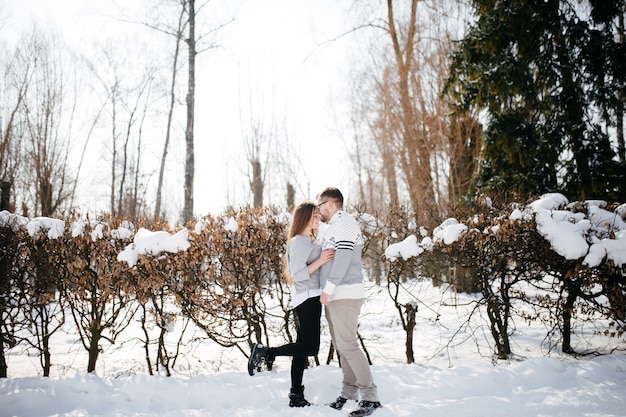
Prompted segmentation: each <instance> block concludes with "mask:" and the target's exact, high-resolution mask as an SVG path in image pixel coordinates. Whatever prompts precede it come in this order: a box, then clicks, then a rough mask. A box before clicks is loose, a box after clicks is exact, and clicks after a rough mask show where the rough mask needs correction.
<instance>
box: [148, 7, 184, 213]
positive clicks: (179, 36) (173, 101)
mask: <svg viewBox="0 0 626 417" xmlns="http://www.w3.org/2000/svg"><path fill="white" fill-rule="evenodd" d="M184 14H185V11H184V9H181V13H180V16H179V18H178V28H177V31H176V48H175V49H174V61H173V62H172V79H171V82H170V107H169V111H168V113H167V129H166V131H165V143H164V144H163V153H162V154H161V166H160V168H159V182H158V184H157V195H156V205H155V207H154V217H155V218H158V217H160V216H161V199H162V192H163V176H164V174H165V160H166V159H167V153H168V151H169V147H170V136H171V131H172V118H173V116H174V106H175V104H176V75H177V74H178V71H177V68H178V56H179V55H180V41H181V39H182V38H183V32H182V27H183V23H182V22H183V16H184Z"/></svg>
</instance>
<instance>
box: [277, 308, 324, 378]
mask: <svg viewBox="0 0 626 417" xmlns="http://www.w3.org/2000/svg"><path fill="white" fill-rule="evenodd" d="M294 312H295V313H296V316H297V318H298V328H297V338H296V342H295V343H289V344H286V345H283V346H279V347H275V348H269V349H268V351H267V355H268V356H269V357H271V358H273V357H274V356H291V357H292V359H291V388H292V389H294V390H300V389H301V388H300V387H302V377H303V376H304V368H305V367H306V361H307V357H309V356H315V355H317V352H319V350H320V317H321V316H322V304H321V303H320V298H319V297H313V298H309V299H307V300H306V301H305V302H303V303H302V304H300V305H299V306H297V307H296V308H294Z"/></svg>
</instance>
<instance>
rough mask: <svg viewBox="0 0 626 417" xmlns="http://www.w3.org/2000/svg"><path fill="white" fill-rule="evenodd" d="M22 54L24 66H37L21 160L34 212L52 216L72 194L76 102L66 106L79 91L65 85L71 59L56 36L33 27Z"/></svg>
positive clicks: (29, 93)
mask: <svg viewBox="0 0 626 417" xmlns="http://www.w3.org/2000/svg"><path fill="white" fill-rule="evenodd" d="M19 59H20V61H21V62H23V63H24V64H23V65H24V66H25V67H29V66H30V65H32V68H33V74H32V77H31V78H30V80H29V84H28V90H27V92H26V95H25V98H24V100H23V101H22V117H23V120H24V126H25V139H26V140H25V143H24V147H25V148H24V152H25V156H26V157H27V158H26V159H25V161H24V162H25V163H24V164H23V167H24V170H23V173H22V180H23V186H24V189H27V190H29V191H30V202H31V204H32V205H33V206H34V207H35V211H36V212H37V213H38V214H40V215H42V216H49V215H51V214H53V213H54V212H55V211H56V210H57V209H58V208H59V207H60V206H61V205H62V204H63V203H65V202H66V201H69V197H70V195H71V188H70V187H71V184H72V182H73V179H72V178H71V177H70V174H69V166H68V158H69V136H70V131H69V126H70V121H71V120H72V117H73V113H72V110H71V109H72V108H73V106H70V107H66V106H65V101H66V100H69V101H72V100H73V99H74V100H75V95H74V94H73V92H71V91H69V90H68V89H67V88H66V87H65V85H66V84H65V82H66V78H65V77H66V76H65V73H64V68H63V64H62V63H63V62H66V61H67V59H66V57H64V55H63V51H62V49H61V46H60V45H59V43H58V42H57V41H56V40H55V39H53V38H46V37H45V36H44V35H42V34H40V33H39V32H37V31H35V32H34V33H33V35H32V36H31V37H30V38H29V39H28V40H26V41H25V44H24V45H23V47H22V48H20V58H19ZM66 115H67V118H65V117H64V116H66ZM64 121H65V123H64Z"/></svg>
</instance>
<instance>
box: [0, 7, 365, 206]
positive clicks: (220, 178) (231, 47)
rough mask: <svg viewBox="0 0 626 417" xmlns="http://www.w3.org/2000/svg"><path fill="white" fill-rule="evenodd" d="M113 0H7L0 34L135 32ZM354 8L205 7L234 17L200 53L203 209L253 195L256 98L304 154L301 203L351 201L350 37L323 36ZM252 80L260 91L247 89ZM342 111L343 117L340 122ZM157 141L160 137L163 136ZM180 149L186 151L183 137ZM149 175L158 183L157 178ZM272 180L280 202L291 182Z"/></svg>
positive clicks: (87, 40) (87, 38)
mask: <svg viewBox="0 0 626 417" xmlns="http://www.w3.org/2000/svg"><path fill="white" fill-rule="evenodd" d="M201 3H202V2H197V4H201ZM110 4H111V2H102V1H95V0H54V1H50V0H2V5H0V16H2V17H3V18H4V16H7V15H8V16H9V19H8V22H6V23H5V24H4V28H2V29H0V34H1V35H2V36H0V38H6V36H7V30H8V34H9V36H10V35H11V33H15V34H17V33H19V32H20V30H21V28H22V27H24V26H26V27H28V26H29V24H30V23H31V22H33V21H36V22H38V24H43V25H44V26H46V25H50V26H53V27H56V28H61V31H62V33H63V34H64V37H65V38H66V40H67V41H68V43H70V44H74V45H77V46H78V48H80V47H85V45H89V44H91V42H92V40H93V39H98V38H99V37H100V38H102V36H104V35H105V34H107V33H114V32H115V31H128V30H131V29H129V28H130V27H132V26H129V25H128V24H123V23H120V22H116V21H115V20H113V19H112V18H110V17H108V16H107V15H111V16H113V15H115V9H112V8H111V7H110ZM120 4H124V2H121V3H120ZM220 4H221V7H216V5H220ZM349 5H350V2H342V1H333V0H315V1H311V0H262V1H261V0H212V1H210V2H209V3H208V4H207V6H206V7H207V9H206V10H209V8H211V7H213V9H211V10H216V9H217V10H219V11H220V13H224V21H225V20H227V18H226V16H236V17H235V20H234V21H233V22H232V23H231V24H229V25H228V26H227V27H226V28H224V29H223V32H221V36H220V42H221V43H222V47H221V48H219V49H218V50H212V51H209V52H206V53H204V55H203V56H202V57H201V58H199V59H198V62H199V67H198V68H197V70H196V81H197V90H196V123H195V128H196V129H195V131H196V149H195V155H196V176H195V210H194V211H195V212H196V214H198V215H202V214H205V213H207V212H213V213H215V212H219V211H220V210H221V209H222V208H223V207H224V206H225V205H227V204H229V203H233V204H235V205H238V204H243V203H250V202H251V196H250V194H249V192H248V188H247V180H248V179H247V177H246V167H245V156H244V155H243V148H242V146H243V145H242V143H243V139H242V128H241V113H240V108H241V106H242V105H243V106H244V107H249V103H250V102H253V103H254V105H255V106H258V102H259V101H263V102H264V103H266V104H264V105H262V106H258V107H257V108H256V109H255V112H258V113H260V114H256V115H255V116H256V117H266V118H270V117H271V118H273V119H274V120H275V122H276V123H278V124H280V127H279V129H280V130H281V131H286V132H287V134H286V135H287V136H288V137H289V141H290V147H292V148H293V151H292V152H291V154H292V155H294V159H295V155H299V158H300V159H301V164H296V168H297V172H296V173H294V175H295V177H296V178H295V182H297V184H296V185H299V186H301V187H302V188H303V191H302V192H301V193H300V192H299V193H298V195H297V196H296V200H301V199H304V198H313V197H314V196H315V194H316V193H317V192H318V191H320V190H321V189H322V188H323V187H325V186H329V185H332V186H338V187H340V188H341V189H342V191H344V194H345V195H346V200H347V201H349V200H350V196H349V186H350V184H352V183H353V181H354V178H355V175H354V174H352V171H353V168H352V164H351V161H350V159H349V156H348V151H347V146H349V145H348V144H346V143H345V141H346V140H351V139H350V138H351V134H349V133H346V132H344V133H342V134H340V133H338V132H337V129H338V128H339V127H340V126H341V125H349V123H348V122H347V121H346V120H345V116H346V114H347V110H346V102H345V98H344V97H346V91H345V88H346V86H347V85H349V80H347V79H346V77H347V76H348V74H349V73H350V68H349V57H350V56H349V55H350V49H349V47H350V43H349V40H348V39H343V40H340V41H336V42H333V43H324V41H326V40H328V39H330V38H335V37H337V36H338V35H339V34H341V33H343V32H345V31H346V30H347V27H348V26H347V25H349V22H348V20H349V19H348V18H347V16H348V15H347V11H346V7H348V6H349ZM204 13H205V14H204V15H203V14H200V20H202V19H203V16H206V11H205V12H204ZM212 13H214V12H212ZM134 17H135V18H136V19H140V18H141V16H134ZM0 28H1V26H0ZM352 41H353V39H352ZM184 59H186V54H185V58H184ZM165 65H167V66H168V67H169V65H170V63H169V62H167V63H165ZM249 85H252V87H251V88H252V90H253V92H250V91H249V90H246V88H247V87H246V86H249ZM259 97H260V98H259ZM242 102H243V104H241V103H242ZM337 115H342V116H339V117H340V119H339V120H336V118H337V117H338V116H337ZM341 117H343V119H341ZM268 124H269V123H268ZM281 135H283V136H284V134H282V133H281ZM155 140H157V141H159V143H162V141H163V140H164V138H157V139H155ZM281 140H284V139H281ZM173 146H174V147H175V148H178V149H179V150H180V151H181V152H182V151H183V150H184V144H181V143H179V144H173ZM168 158H170V157H169V156H168ZM172 158H175V157H173V156H172ZM176 158H177V159H168V161H169V165H170V169H174V170H177V171H178V173H179V174H175V175H172V178H170V180H171V181H176V182H180V192H176V189H175V188H176V186H175V184H174V186H173V187H172V189H171V190H170V191H172V193H173V195H172V194H170V195H169V196H168V197H167V199H168V201H169V203H170V204H171V202H172V201H176V202H177V203H176V204H178V207H177V208H173V207H171V206H170V209H171V210H180V209H181V208H182V201H183V195H182V181H183V179H182V172H183V170H184V166H183V162H182V161H183V159H182V156H180V155H179V156H178V157H176ZM100 178H101V176H100ZM292 179H294V178H292ZM152 181H153V182H152V184H156V176H155V178H154V179H153V180H152ZM170 185H171V184H170ZM270 186H271V187H273V189H266V190H265V196H266V199H265V202H266V203H272V204H280V205H283V204H284V195H285V186H284V181H281V182H280V183H279V184H277V183H276V181H274V182H273V183H272V184H271V185H270ZM151 187H152V189H154V188H155V186H154V185H151ZM298 191H300V190H298ZM92 194H93V193H92V192H91V193H90V194H89V195H90V196H91V195H92ZM89 204H92V205H93V204H99V203H97V202H94V201H93V200H92V201H90V203H89ZM105 204H106V202H105ZM106 207H108V206H106V205H105V206H104V208H103V209H106Z"/></svg>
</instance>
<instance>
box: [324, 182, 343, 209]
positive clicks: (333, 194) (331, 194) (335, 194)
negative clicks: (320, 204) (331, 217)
mask: <svg viewBox="0 0 626 417" xmlns="http://www.w3.org/2000/svg"><path fill="white" fill-rule="evenodd" d="M324 197H326V198H329V199H332V200H335V201H337V202H339V205H340V206H341V207H343V194H341V191H339V188H335V187H326V188H324V189H323V190H322V192H321V193H320V195H319V198H324Z"/></svg>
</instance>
